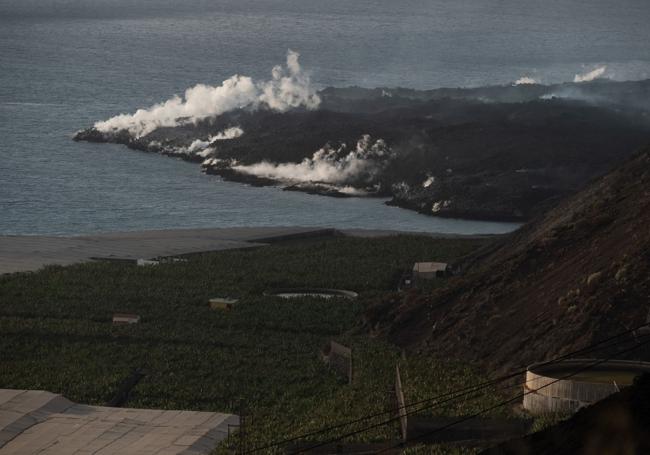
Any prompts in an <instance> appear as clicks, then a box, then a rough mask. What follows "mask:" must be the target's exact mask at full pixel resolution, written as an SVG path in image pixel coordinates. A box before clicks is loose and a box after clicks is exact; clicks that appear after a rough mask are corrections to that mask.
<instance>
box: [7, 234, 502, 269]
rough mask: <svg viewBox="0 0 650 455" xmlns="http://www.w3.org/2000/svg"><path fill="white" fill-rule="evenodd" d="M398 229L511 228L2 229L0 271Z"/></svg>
mask: <svg viewBox="0 0 650 455" xmlns="http://www.w3.org/2000/svg"><path fill="white" fill-rule="evenodd" d="M396 235H412V236H427V237H432V238H440V239H473V238H474V239H476V238H492V237H495V238H496V237H497V236H502V235H507V234H444V233H432V232H410V231H394V230H373V229H333V228H310V227H297V226H294V227H289V226H286V227H262V228H258V227H239V228H199V229H161V230H144V231H142V230H141V231H123V232H110V233H103V234H91V235H77V236H47V235H0V252H2V253H1V256H0V275H4V274H11V273H19V272H34V271H36V270H39V269H41V268H43V267H45V266H48V265H60V266H66V265H72V264H78V263H83V262H89V261H93V260H125V261H135V260H137V259H153V258H158V257H172V256H183V255H187V254H198V253H207V252H213V251H222V250H232V249H241V248H256V247H261V246H267V245H269V244H272V243H275V242H282V241H291V240H302V239H309V238H327V237H334V236H349V237H359V238H377V237H388V236H396Z"/></svg>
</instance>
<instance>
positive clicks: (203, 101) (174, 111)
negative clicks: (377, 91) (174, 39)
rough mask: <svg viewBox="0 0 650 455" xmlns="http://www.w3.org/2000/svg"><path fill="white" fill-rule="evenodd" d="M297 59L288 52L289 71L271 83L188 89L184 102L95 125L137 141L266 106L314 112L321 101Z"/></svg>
mask: <svg viewBox="0 0 650 455" xmlns="http://www.w3.org/2000/svg"><path fill="white" fill-rule="evenodd" d="M298 58H299V54H298V53H297V52H293V51H291V50H289V51H288V52H287V63H286V67H282V66H276V67H274V68H273V70H272V71H271V75H272V78H271V80H269V81H261V82H256V81H254V80H253V79H252V78H250V77H247V76H239V75H235V76H232V77H231V78H229V79H226V80H225V81H223V82H222V84H221V85H220V86H216V87H214V86H209V85H204V84H198V85H195V86H194V87H191V88H189V89H187V90H186V91H185V96H184V97H183V98H181V97H179V96H177V95H176V96H174V97H173V98H171V99H169V100H167V101H165V102H164V103H159V104H155V105H153V106H151V107H150V108H148V109H138V110H137V111H136V112H135V114H120V115H117V116H115V117H112V118H110V119H108V120H106V121H102V122H97V123H95V128H96V129H97V130H98V131H100V132H103V133H111V132H117V131H122V130H125V131H128V132H129V134H131V135H132V136H134V137H136V138H137V137H142V136H146V135H147V134H149V133H151V132H152V131H154V130H155V129H157V128H160V127H174V126H178V125H181V124H184V123H189V122H196V121H198V120H201V119H204V118H208V117H214V116H218V115H221V114H223V113H224V112H228V111H232V110H234V109H240V108H247V107H248V108H253V109H257V108H258V107H259V106H261V105H264V106H267V107H269V108H270V109H273V110H276V111H280V112H284V111H287V110H289V109H291V108H295V107H299V106H305V107H306V108H308V109H315V108H317V107H318V106H319V104H320V98H319V96H318V95H317V94H316V91H315V89H314V88H313V87H312V86H311V81H310V78H309V75H307V74H306V73H305V72H304V71H303V70H302V68H301V66H300V63H299V62H298Z"/></svg>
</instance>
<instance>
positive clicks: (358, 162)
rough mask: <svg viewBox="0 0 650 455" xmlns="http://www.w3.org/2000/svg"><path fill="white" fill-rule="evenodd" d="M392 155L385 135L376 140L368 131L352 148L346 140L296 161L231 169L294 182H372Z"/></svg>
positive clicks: (265, 162) (238, 166) (262, 163)
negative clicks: (351, 148)
mask: <svg viewBox="0 0 650 455" xmlns="http://www.w3.org/2000/svg"><path fill="white" fill-rule="evenodd" d="M392 157H393V152H392V151H391V149H390V148H389V147H388V145H387V144H386V143H385V142H384V141H383V140H382V139H378V140H377V141H375V142H373V141H372V139H371V138H370V136H369V135H364V136H362V137H361V138H360V139H359V141H358V142H357V144H356V147H355V148H354V150H349V149H348V147H346V145H345V144H343V145H341V146H340V147H338V148H332V147H330V146H329V145H326V146H325V147H323V148H321V149H320V150H318V151H317V152H315V153H314V154H313V156H312V157H311V158H305V159H304V160H303V161H302V162H300V163H297V164H296V163H281V164H275V163H269V162H268V161H262V162H260V163H256V164H251V165H235V166H232V169H234V170H236V171H238V172H241V173H243V174H249V175H254V176H257V177H265V178H269V179H273V180H278V181H283V182H291V183H305V182H315V183H330V184H345V183H365V184H369V183H371V182H372V180H373V179H374V177H376V176H377V174H378V173H379V172H380V171H381V170H382V169H383V167H384V165H385V164H386V162H387V161H388V160H389V159H390V158H392Z"/></svg>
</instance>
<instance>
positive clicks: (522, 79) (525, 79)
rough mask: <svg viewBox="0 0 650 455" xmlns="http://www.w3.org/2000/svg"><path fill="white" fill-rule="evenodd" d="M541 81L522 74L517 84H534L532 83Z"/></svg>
mask: <svg viewBox="0 0 650 455" xmlns="http://www.w3.org/2000/svg"><path fill="white" fill-rule="evenodd" d="M539 83H540V81H539V79H534V78H532V77H529V76H522V77H520V78H519V79H517V80H516V81H515V85H532V84H539Z"/></svg>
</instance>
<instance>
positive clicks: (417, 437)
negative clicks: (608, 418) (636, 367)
mask: <svg viewBox="0 0 650 455" xmlns="http://www.w3.org/2000/svg"><path fill="white" fill-rule="evenodd" d="M648 343H650V339H649V340H646V341H644V342H643V343H639V344H637V345H636V346H632V347H631V348H628V349H624V350H622V351H619V352H617V353H616V354H614V355H613V356H610V357H608V358H606V359H602V360H598V361H596V362H594V363H592V364H589V365H587V366H585V367H582V368H580V369H578V370H576V371H574V372H573V373H570V374H567V375H565V376H562V377H561V378H558V379H555V380H553V381H551V382H549V383H548V384H544V385H543V386H541V387H538V388H537V389H534V390H530V391H528V392H524V393H521V394H519V395H517V396H515V397H514V398H510V399H508V400H505V401H502V402H500V403H498V404H496V405H494V406H491V407H489V408H485V409H482V410H480V411H479V412H477V413H475V414H472V415H471V416H467V417H464V418H462V419H460V420H457V421H455V422H452V423H450V424H447V425H443V426H442V427H439V428H436V429H435V430H432V431H429V432H427V433H424V434H421V435H418V436H416V437H414V438H411V439H410V440H407V441H403V442H401V443H400V444H396V445H394V446H392V447H388V448H386V449H382V450H380V451H379V452H377V453H378V454H380V453H383V452H385V451H386V450H389V449H394V448H398V447H401V446H403V445H404V444H405V443H406V442H412V441H415V440H418V439H422V438H425V437H428V436H431V435H433V434H436V433H438V432H440V431H443V430H446V429H447V428H451V427H453V426H455V425H458V424H459V423H463V422H466V421H468V420H471V419H474V418H476V417H478V416H480V415H482V414H485V413H487V412H490V411H492V410H494V409H498V408H500V407H502V406H505V405H507V404H510V403H512V402H514V401H518V400H520V399H521V398H523V397H525V396H527V395H530V394H531V393H535V392H537V391H539V390H541V389H544V388H546V387H549V386H551V385H553V384H556V383H558V382H560V381H563V380H565V379H568V378H571V377H573V376H575V375H577V374H580V373H582V372H583V371H587V370H589V369H591V368H594V367H596V366H598V365H601V364H603V363H605V362H608V361H610V360H612V359H613V358H615V357H618V356H620V355H622V354H626V353H628V352H631V351H634V350H635V349H639V348H640V347H642V346H644V345H646V344H648Z"/></svg>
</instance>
